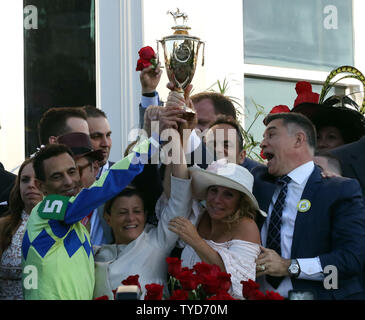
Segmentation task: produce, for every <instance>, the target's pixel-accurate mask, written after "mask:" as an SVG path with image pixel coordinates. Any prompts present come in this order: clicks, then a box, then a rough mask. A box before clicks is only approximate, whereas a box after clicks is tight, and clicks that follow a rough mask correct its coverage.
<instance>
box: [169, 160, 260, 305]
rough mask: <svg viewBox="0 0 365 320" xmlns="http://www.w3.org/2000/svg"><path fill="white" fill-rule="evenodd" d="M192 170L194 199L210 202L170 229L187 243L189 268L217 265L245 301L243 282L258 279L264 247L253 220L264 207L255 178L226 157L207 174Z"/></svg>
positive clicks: (174, 221)
mask: <svg viewBox="0 0 365 320" xmlns="http://www.w3.org/2000/svg"><path fill="white" fill-rule="evenodd" d="M189 171H190V174H191V177H192V193H193V197H194V198H195V199H198V200H205V202H206V208H203V207H202V208H201V210H200V213H199V215H198V216H197V217H193V218H190V220H191V221H190V220H188V219H186V218H183V217H176V218H174V219H172V220H171V221H170V223H169V228H170V230H171V231H174V232H176V233H177V234H178V235H179V236H180V238H181V239H182V240H183V241H184V242H185V243H186V246H185V248H184V250H183V251H182V254H181V259H182V261H183V262H182V264H183V266H187V267H190V268H191V267H192V266H194V264H196V263H197V262H200V261H204V262H206V263H210V264H216V265H218V266H219V267H220V269H221V271H224V272H227V273H230V274H231V281H232V286H231V289H230V293H231V295H232V296H233V297H235V298H241V299H242V285H241V283H240V282H241V281H242V280H245V281H247V280H248V279H252V280H255V276H256V263H255V260H256V258H257V256H258V255H259V253H260V243H261V241H260V232H259V230H258V227H257V225H256V223H255V220H254V219H255V216H256V214H260V209H259V206H258V204H257V201H256V199H255V197H254V196H253V194H252V185H253V176H252V175H251V173H250V172H249V171H248V170H247V169H245V168H243V167H242V166H240V165H237V164H234V163H227V161H226V159H221V160H218V161H216V162H214V163H212V164H211V165H210V166H209V167H208V168H207V169H206V170H202V169H200V168H195V167H194V168H190V169H189ZM261 214H264V215H265V213H263V212H261Z"/></svg>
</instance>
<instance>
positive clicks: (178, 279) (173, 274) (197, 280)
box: [95, 257, 284, 300]
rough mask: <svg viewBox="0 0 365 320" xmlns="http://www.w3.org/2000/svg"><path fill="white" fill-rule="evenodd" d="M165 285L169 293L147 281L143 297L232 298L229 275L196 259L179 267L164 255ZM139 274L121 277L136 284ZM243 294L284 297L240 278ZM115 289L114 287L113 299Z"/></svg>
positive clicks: (254, 297) (250, 297)
mask: <svg viewBox="0 0 365 320" xmlns="http://www.w3.org/2000/svg"><path fill="white" fill-rule="evenodd" d="M166 262H167V265H168V273H169V275H170V277H169V281H168V289H169V293H170V296H169V297H164V296H163V288H164V286H163V285H160V284H157V283H151V284H147V285H146V286H145V288H146V294H145V297H144V300H162V299H163V298H165V300H235V299H234V298H233V297H232V296H231V295H230V294H229V293H228V290H229V288H230V287H231V284H232V283H231V275H230V274H228V273H226V272H221V270H220V268H219V267H218V266H217V265H215V264H213V265H212V264H208V263H205V262H198V263H197V264H195V265H194V266H193V268H192V269H189V268H186V267H184V268H183V267H182V266H181V262H182V261H181V260H180V259H178V258H172V257H167V258H166ZM138 279H139V275H133V276H129V277H128V278H126V279H124V280H123V281H122V282H121V284H123V285H136V286H138V287H139V288H141V285H140V284H139V281H138ZM241 284H242V295H243V297H244V298H246V299H247V300H284V298H283V297H282V296H281V295H279V294H278V293H276V292H273V291H266V294H264V293H262V292H261V291H260V290H259V284H258V283H256V282H255V281H252V280H248V281H241ZM116 291H117V290H113V294H114V299H115V295H116ZM95 300H108V297H107V296H102V297H99V298H96V299H95Z"/></svg>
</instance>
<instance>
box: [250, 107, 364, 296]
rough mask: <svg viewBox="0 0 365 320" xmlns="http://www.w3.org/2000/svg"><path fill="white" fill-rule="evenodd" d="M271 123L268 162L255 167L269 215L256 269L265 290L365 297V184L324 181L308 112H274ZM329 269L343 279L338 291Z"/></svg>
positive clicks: (261, 223)
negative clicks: (364, 191)
mask: <svg viewBox="0 0 365 320" xmlns="http://www.w3.org/2000/svg"><path fill="white" fill-rule="evenodd" d="M265 124H266V130H265V133H264V139H263V141H262V143H261V147H262V149H263V153H264V155H265V156H266V158H267V159H268V163H267V167H266V168H257V169H254V170H253V172H252V173H253V175H254V177H255V183H254V188H253V193H254V195H255V197H256V199H257V200H258V203H259V205H260V208H261V209H262V210H264V211H266V212H267V213H268V216H267V218H266V221H258V224H259V227H260V228H261V240H262V244H263V247H262V248H261V254H260V255H259V257H258V259H257V261H256V263H257V266H256V268H257V278H258V281H259V282H260V283H261V284H262V289H263V290H276V291H277V292H279V293H280V294H281V295H283V296H285V297H287V296H288V291H289V290H292V289H294V290H303V291H313V292H314V294H315V297H316V298H317V299H365V286H364V282H363V278H362V276H363V275H362V270H363V267H364V261H365V246H364V243H365V207H364V203H363V198H362V194H361V189H360V186H359V183H358V182H357V181H356V180H354V179H348V178H342V177H335V178H322V176H321V174H320V169H319V168H318V167H317V166H316V165H314V163H313V156H314V150H315V147H316V135H315V129H314V127H313V124H312V123H311V122H310V121H309V120H308V119H307V118H306V117H304V116H302V115H301V114H296V113H277V114H271V115H269V116H267V118H266V119H265ZM328 266H330V267H328ZM333 266H334V267H333ZM327 268H332V269H331V271H333V270H335V271H333V272H334V274H332V273H331V274H329V275H328V276H330V275H332V276H333V277H334V279H335V280H338V288H336V285H335V284H334V285H333V286H331V285H330V286H328V283H327V282H326V281H325V276H326V274H325V273H324V272H326V270H327ZM336 271H337V273H336ZM263 276H265V277H263ZM335 282H336V281H335ZM326 283H327V285H326V286H325V284H326Z"/></svg>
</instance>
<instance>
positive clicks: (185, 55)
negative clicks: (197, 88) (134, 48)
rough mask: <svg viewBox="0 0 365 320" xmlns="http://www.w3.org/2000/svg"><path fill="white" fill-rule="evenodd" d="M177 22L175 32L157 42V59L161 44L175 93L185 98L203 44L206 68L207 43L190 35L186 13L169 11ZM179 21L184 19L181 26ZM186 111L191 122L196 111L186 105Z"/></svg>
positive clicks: (174, 27)
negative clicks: (205, 52) (185, 90)
mask: <svg viewBox="0 0 365 320" xmlns="http://www.w3.org/2000/svg"><path fill="white" fill-rule="evenodd" d="M167 14H171V15H172V17H173V18H174V21H175V26H173V27H172V28H171V29H173V30H175V32H174V33H173V34H172V35H170V36H166V37H163V38H162V40H157V57H159V54H158V53H159V43H160V42H161V45H162V48H163V51H164V57H165V68H166V72H167V76H168V78H169V80H170V81H171V82H173V83H174V85H175V91H177V92H179V93H181V95H182V96H184V89H185V88H186V87H187V86H188V85H189V84H190V83H191V81H192V80H193V77H194V73H195V69H196V65H197V62H198V52H199V48H200V46H201V45H202V44H203V58H202V66H204V49H205V43H204V42H203V41H200V39H199V38H198V37H193V36H191V35H189V33H188V30H189V29H190V27H188V26H187V25H186V21H187V19H188V16H187V14H186V13H183V12H180V10H179V9H178V8H177V9H176V12H172V11H168V12H167ZM178 19H183V21H182V23H181V24H178ZM183 108H184V109H185V110H186V112H187V113H186V116H185V118H186V119H187V120H190V119H191V118H193V117H194V115H195V111H194V110H192V109H191V108H189V107H187V106H186V105H184V106H183Z"/></svg>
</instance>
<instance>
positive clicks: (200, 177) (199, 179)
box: [189, 158, 267, 217]
mask: <svg viewBox="0 0 365 320" xmlns="http://www.w3.org/2000/svg"><path fill="white" fill-rule="evenodd" d="M189 172H190V175H191V177H192V193H193V197H194V198H195V199H198V200H205V198H206V195H207V190H208V188H209V187H210V186H222V187H226V188H230V189H234V190H237V191H239V192H242V193H244V194H246V195H247V196H248V197H249V198H250V199H251V201H252V203H253V205H254V207H255V209H256V210H258V211H260V213H261V214H262V215H263V216H264V217H266V216H267V214H266V213H265V212H264V211H261V210H260V207H259V205H258V203H257V200H256V198H255V196H254V195H253V194H252V187H253V181H254V178H253V175H252V174H251V173H250V172H249V171H248V170H247V169H246V168H244V167H242V166H240V165H237V164H235V163H230V162H228V161H227V159H226V158H223V159H220V160H218V161H214V162H212V163H211V164H210V165H209V166H208V168H207V169H206V170H204V169H201V168H199V167H197V166H196V167H195V166H194V167H190V168H189Z"/></svg>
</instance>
